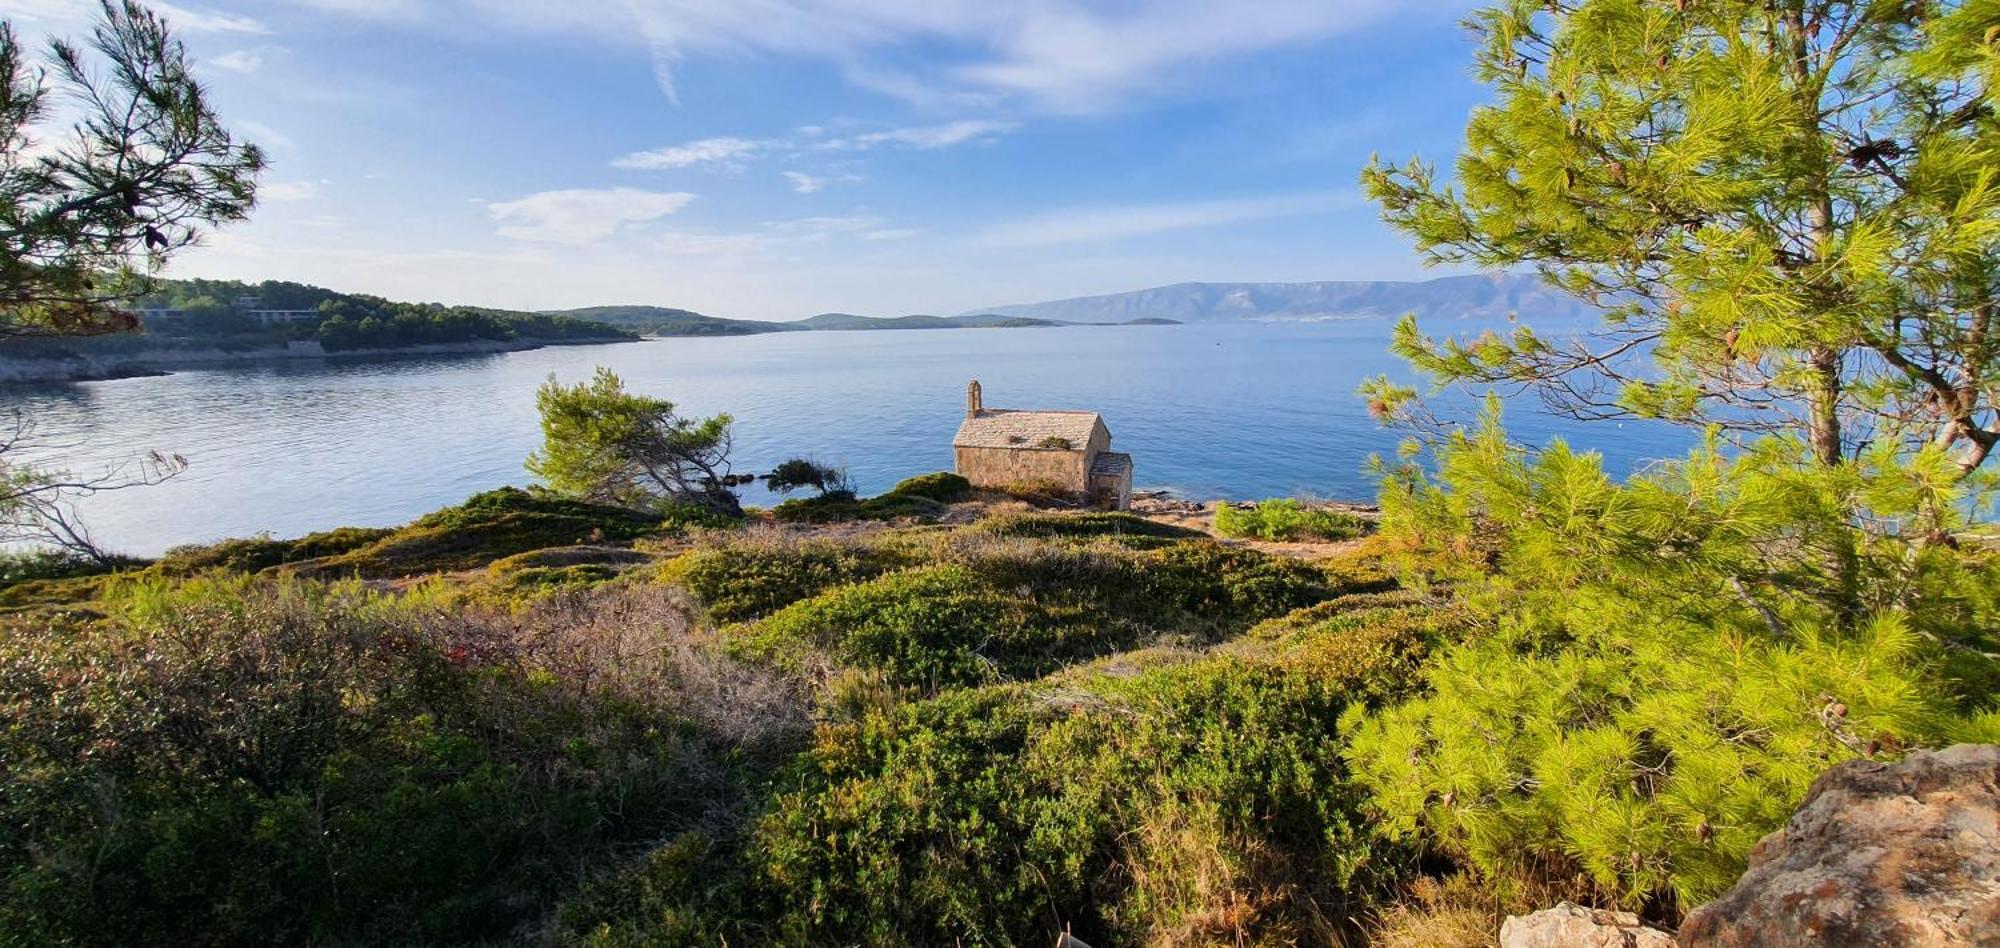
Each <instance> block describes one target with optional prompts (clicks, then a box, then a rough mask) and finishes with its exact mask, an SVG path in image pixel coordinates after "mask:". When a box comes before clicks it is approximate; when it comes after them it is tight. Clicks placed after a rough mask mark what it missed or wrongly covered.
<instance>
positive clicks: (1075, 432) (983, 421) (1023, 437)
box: [951, 409, 1099, 451]
mask: <svg viewBox="0 0 2000 948" xmlns="http://www.w3.org/2000/svg"><path fill="white" fill-rule="evenodd" d="M1098 424H1099V421H1098V418H1097V413H1096V412H1094V411H1008V410H1004V409H995V410H988V411H981V412H979V413H978V414H975V415H969V416H967V417H966V419H965V423H964V424H961V425H959V426H958V436H957V437H954V438H952V439H951V444H952V447H956V448H1021V449H1027V450H1043V451H1061V450H1069V451H1081V450H1083V449H1084V448H1085V447H1088V446H1089V444H1090V434H1091V432H1092V431H1094V430H1096V428H1097V426H1098ZM1051 438H1056V439H1060V440H1063V441H1067V442H1069V447H1068V448H1056V447H1047V446H1045V445H1046V444H1047V442H1048V441H1049V439H1051Z"/></svg>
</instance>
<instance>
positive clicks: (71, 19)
mask: <svg viewBox="0 0 2000 948" xmlns="http://www.w3.org/2000/svg"><path fill="white" fill-rule="evenodd" d="M146 5H147V6H148V7H151V8H152V10H153V12H155V13H158V14H159V15H160V16H162V17H164V18H165V19H166V21H167V23H168V25H170V26H172V27H173V28H174V29H177V30H180V31H181V32H184V33H260V34H261V33H269V32H271V31H270V29H269V28H267V27H266V26H264V24H263V23H262V22H259V21H258V20H257V19H255V18H254V17H247V16H243V15H241V14H236V13H221V12H216V11H212V10H208V9H204V8H200V7H184V6H181V5H179V4H174V3H167V2H164V0H149V2H148V3H147V4H146ZM100 10H101V7H99V5H98V2H97V0H0V18H5V19H9V20H13V19H22V20H28V21H33V22H38V23H45V24H48V25H50V26H53V27H59V28H69V27H74V26H79V25H83V24H87V23H90V22H92V21H93V20H95V19H96V18H97V16H98V14H99V12H100Z"/></svg>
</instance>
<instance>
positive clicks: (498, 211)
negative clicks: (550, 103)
mask: <svg viewBox="0 0 2000 948" xmlns="http://www.w3.org/2000/svg"><path fill="white" fill-rule="evenodd" d="M694 197H695V196H694V195H692V194H689V193H687V192H685V191H664V192H663V191H640V190H637V189H634V188H611V189H607V190H597V191H593V190H569V191H543V192H541V193H540V194H530V195H528V196H527V197H524V198H520V199H518V200H513V201H505V202H501V203H497V204H489V205H487V206H486V210H487V213H488V214H490V215H491V216H492V218H493V220H494V221H496V222H498V223H499V224H500V225H501V227H500V235H501V236H502V237H508V238H512V239H514V240H529V241H539V242H544V243H557V244H571V245H580V244H588V243H593V242H595V241H599V240H603V239H604V238H606V237H609V236H611V235H612V234H614V233H617V232H618V230H619V229H620V228H622V227H624V226H626V225H628V224H639V223H645V222H647V221H654V220H658V219H660V218H662V217H666V216H667V215H669V214H672V213H674V212H676V211H678V210H680V209H681V208H683V207H686V206H687V205H688V202H690V201H693V200H694Z"/></svg>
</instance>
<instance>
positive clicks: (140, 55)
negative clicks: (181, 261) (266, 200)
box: [0, 0, 264, 337]
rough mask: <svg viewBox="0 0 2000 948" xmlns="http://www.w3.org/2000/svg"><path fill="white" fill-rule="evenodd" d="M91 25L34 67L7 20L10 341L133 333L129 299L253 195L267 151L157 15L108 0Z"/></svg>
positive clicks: (0, 217) (1, 321) (242, 213)
mask: <svg viewBox="0 0 2000 948" xmlns="http://www.w3.org/2000/svg"><path fill="white" fill-rule="evenodd" d="M94 26H95V28H94V29H93V30H92V33H91V36H90V38H89V41H88V43H87V45H78V44H76V43H74V42H72V41H69V40H57V41H56V42H54V43H52V44H51V45H50V46H49V47H48V54H47V58H46V60H45V61H44V62H40V63H37V62H35V61H34V59H33V57H32V56H31V54H30V53H29V52H28V50H26V49H24V48H23V47H22V45H21V43H20V41H19V40H18V39H17V38H16V36H15V34H14V30H13V26H12V24H11V23H0V132H4V133H0V166H4V167H6V168H8V169H9V170H10V173H9V174H7V175H5V176H4V178H0V337H5V336H16V335H58V336H73V335H86V334H91V333H98V332H113V331H118V330H121V329H128V328H130V326H131V322H132V320H131V317H130V316H129V315H127V314H125V313H123V312H121V311H120V308H119V306H120V304H122V303H125V302H127V301H129V300H131V299H132V298H133V297H134V296H137V295H139V293H141V292H143V290H144V288H145V282H146V279H147V277H149V276H150V275H151V274H152V273H154V272H157V271H158V270H159V269H160V267H162V266H164V265H165V264H166V262H167V261H168V260H169V259H170V258H172V257H173V256H174V255H175V254H176V253H178V252H179V251H181V250H183V249H185V248H187V247H189V246H191V245H193V244H195V243H196V242H197V241H198V240H200V238H201V237H202V236H203V234H204V233H205V232H206V231H208V230H210V229H213V228H216V227H219V226H222V225H225V224H231V223H235V222H237V221H241V220H244V219H245V218H247V217H248V216H249V214H250V209H251V208H252V207H253V206H254V205H255V204H256V201H257V176H258V175H259V174H260V173H261V172H262V171H263V170H264V154H263V152H262V151H260V150H259V149H258V148H257V147H256V146H254V145H245V144H238V143H237V142H236V140H235V139H234V138H233V137H231V135H230V133H229V130H228V129H227V128H224V127H223V125H222V120H221V118H220V117H219V116H217V115H216V114H215V112H214V111H213V110H212V109H211V108H210V106H209V100H208V95H207V91H206V90H205V89H204V88H203V86H202V84H201V83H200V82H198V81H197V80H196V79H195V74H194V64H193V63H192V62H191V61H190V60H189V58H188V54H187V49H186V48H185V47H183V46H182V45H181V42H180V40H179V39H177V38H175V37H174V35H173V34H172V33H170V32H168V30H167V27H166V24H165V23H164V22H163V21H162V20H161V19H160V17H159V16H157V15H156V14H154V13H153V12H152V11H151V10H149V9H147V8H146V7H145V6H144V5H143V4H140V3H137V2H135V0H112V2H106V3H104V4H103V5H102V7H101V11H100V15H99V17H98V18H97V22H96V23H95V24H94ZM58 141H59V142H62V146H63V147H59V148H55V147H44V146H46V145H48V144H50V143H53V142H58Z"/></svg>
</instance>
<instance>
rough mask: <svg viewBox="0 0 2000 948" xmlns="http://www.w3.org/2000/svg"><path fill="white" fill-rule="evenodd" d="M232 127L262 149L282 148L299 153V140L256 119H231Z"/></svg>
mask: <svg viewBox="0 0 2000 948" xmlns="http://www.w3.org/2000/svg"><path fill="white" fill-rule="evenodd" d="M228 124H230V125H232V126H234V127H235V129H236V130H237V131H239V132H241V133H242V135H241V136H240V137H242V138H245V139H248V140H249V141H250V142H251V143H252V144H255V145H257V146H259V147H262V148H282V149H284V150H286V151H297V150H298V147H299V143H298V140H297V139H295V138H293V137H292V136H290V135H287V134H285V133H284V132H281V131H279V130H277V129H275V128H272V127H271V126H269V125H266V124H264V123H263V122H259V121H257V120H256V119H231V120H230V121H229V123H228Z"/></svg>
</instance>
